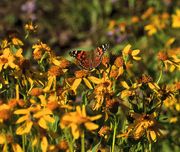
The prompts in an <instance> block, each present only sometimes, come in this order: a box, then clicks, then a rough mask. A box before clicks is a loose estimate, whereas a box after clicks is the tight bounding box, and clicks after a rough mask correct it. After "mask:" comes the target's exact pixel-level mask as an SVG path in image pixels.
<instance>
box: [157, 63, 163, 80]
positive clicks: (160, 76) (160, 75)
mask: <svg viewBox="0 0 180 152" xmlns="http://www.w3.org/2000/svg"><path fill="white" fill-rule="evenodd" d="M162 73H163V69H162V66H161V71H160V74H159V78H158V80H157V82H156V83H157V84H158V83H159V82H160V80H161V78H162Z"/></svg>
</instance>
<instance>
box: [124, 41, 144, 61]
mask: <svg viewBox="0 0 180 152" xmlns="http://www.w3.org/2000/svg"><path fill="white" fill-rule="evenodd" d="M139 52H140V50H131V45H130V44H128V45H126V46H125V48H124V49H123V51H122V53H123V58H124V60H125V61H127V58H128V57H132V58H133V59H134V60H141V57H138V56H137V55H138V54H139Z"/></svg>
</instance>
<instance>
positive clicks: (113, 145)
mask: <svg viewBox="0 0 180 152" xmlns="http://www.w3.org/2000/svg"><path fill="white" fill-rule="evenodd" d="M116 129H117V122H116V116H115V123H114V130H113V141H112V152H114V147H115V140H116Z"/></svg>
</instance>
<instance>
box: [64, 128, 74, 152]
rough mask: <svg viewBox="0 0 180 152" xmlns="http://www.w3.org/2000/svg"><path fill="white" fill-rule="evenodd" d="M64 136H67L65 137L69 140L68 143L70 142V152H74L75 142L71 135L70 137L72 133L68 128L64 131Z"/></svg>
mask: <svg viewBox="0 0 180 152" xmlns="http://www.w3.org/2000/svg"><path fill="white" fill-rule="evenodd" d="M64 134H65V137H66V140H67V142H68V146H69V150H70V152H73V151H74V150H73V145H74V144H73V140H72V137H71V135H70V133H69V130H68V129H67V128H66V129H64Z"/></svg>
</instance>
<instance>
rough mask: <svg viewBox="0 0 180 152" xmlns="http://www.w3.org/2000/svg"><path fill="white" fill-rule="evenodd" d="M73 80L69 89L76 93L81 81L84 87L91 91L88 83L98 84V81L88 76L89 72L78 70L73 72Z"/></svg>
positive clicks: (91, 87)
mask: <svg viewBox="0 0 180 152" xmlns="http://www.w3.org/2000/svg"><path fill="white" fill-rule="evenodd" d="M75 76H76V78H75V80H74V82H73V84H72V85H71V89H72V90H73V91H74V92H76V90H77V88H78V86H79V85H80V84H81V82H82V81H83V82H84V83H85V85H86V86H87V87H88V88H89V89H93V86H92V84H91V83H90V81H91V82H93V83H95V84H98V83H99V81H100V80H99V79H98V78H96V77H94V76H90V75H89V72H88V71H87V70H79V71H76V72H75Z"/></svg>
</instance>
